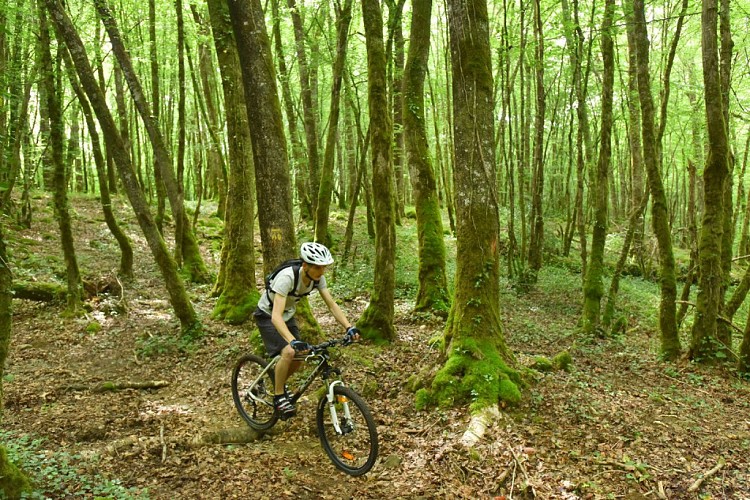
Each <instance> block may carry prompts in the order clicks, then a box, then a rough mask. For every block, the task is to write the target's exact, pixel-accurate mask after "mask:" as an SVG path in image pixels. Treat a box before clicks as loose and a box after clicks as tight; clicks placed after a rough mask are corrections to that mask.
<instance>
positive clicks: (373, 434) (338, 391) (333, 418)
mask: <svg viewBox="0 0 750 500" xmlns="http://www.w3.org/2000/svg"><path fill="white" fill-rule="evenodd" d="M333 394H334V401H333V403H329V402H328V396H327V395H324V396H323V397H322V398H320V402H319V403H318V412H317V421H318V436H319V437H320V442H321V444H322V445H323V449H324V450H325V451H326V453H327V454H328V457H329V458H330V459H331V461H332V462H333V464H334V465H335V466H336V467H338V468H339V469H341V470H342V471H344V472H346V473H347V474H349V475H351V476H361V475H362V474H365V473H367V471H369V470H370V469H371V468H372V466H373V464H375V459H377V457H378V431H377V428H376V427H375V420H374V419H373V418H372V415H371V414H370V409H369V408H368V407H367V403H365V402H364V400H363V399H362V398H361V397H360V396H359V394H357V393H356V392H354V391H353V390H351V389H349V388H348V387H344V386H341V385H336V386H334V388H333ZM337 426H338V429H337Z"/></svg>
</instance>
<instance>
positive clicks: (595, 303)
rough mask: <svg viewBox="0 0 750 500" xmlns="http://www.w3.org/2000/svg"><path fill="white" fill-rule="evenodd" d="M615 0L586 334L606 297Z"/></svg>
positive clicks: (607, 39)
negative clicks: (605, 255)
mask: <svg viewBox="0 0 750 500" xmlns="http://www.w3.org/2000/svg"><path fill="white" fill-rule="evenodd" d="M614 8H615V3H614V0H607V2H606V7H605V12H604V21H603V23H602V61H603V62H604V75H603V78H602V128H601V146H600V148H599V162H598V164H597V168H596V177H595V178H594V179H595V184H594V195H593V197H594V232H593V235H592V237H591V259H590V260H589V265H588V268H587V271H586V278H585V280H584V285H583V332H584V333H586V334H589V335H592V334H594V333H595V332H596V330H597V329H598V327H599V322H600V318H601V316H600V312H601V300H602V295H604V283H603V274H604V244H605V243H606V241H607V225H608V220H607V202H608V199H609V194H608V187H609V185H608V184H607V179H608V176H609V165H610V162H611V156H612V103H613V95H614V80H615V63H614V47H613V46H614V44H613V43H612V33H611V32H610V31H611V29H612V17H613V16H614Z"/></svg>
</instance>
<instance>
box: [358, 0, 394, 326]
mask: <svg viewBox="0 0 750 500" xmlns="http://www.w3.org/2000/svg"><path fill="white" fill-rule="evenodd" d="M362 15H363V19H364V24H365V38H366V45H367V72H368V104H369V110H370V113H369V114H370V134H371V135H370V140H371V141H372V146H371V147H372V190H373V192H374V207H373V208H374V215H375V227H376V229H375V249H376V258H375V268H376V269H377V272H376V273H375V280H374V283H373V292H372V295H371V297H370V304H369V305H368V306H367V309H365V311H364V313H363V314H362V317H361V318H360V321H359V322H358V323H357V326H359V327H360V329H361V330H362V332H363V334H364V336H365V337H368V338H374V339H380V340H385V341H392V340H394V339H395V338H396V330H395V328H394V327H393V316H394V304H393V301H394V288H395V281H396V276H395V265H396V222H395V216H396V214H395V208H394V206H393V205H394V204H393V185H394V184H393V164H392V162H391V140H392V135H393V134H392V132H393V130H392V124H391V117H390V110H389V109H388V98H387V92H388V88H387V83H386V61H385V48H384V45H383V16H382V12H381V10H380V5H379V3H378V1H377V0H362Z"/></svg>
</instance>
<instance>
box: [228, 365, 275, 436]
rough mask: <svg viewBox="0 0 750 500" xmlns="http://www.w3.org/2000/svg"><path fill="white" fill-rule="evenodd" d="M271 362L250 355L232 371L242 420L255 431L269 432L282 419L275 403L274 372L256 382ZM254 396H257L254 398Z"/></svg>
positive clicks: (233, 391)
mask: <svg viewBox="0 0 750 500" xmlns="http://www.w3.org/2000/svg"><path fill="white" fill-rule="evenodd" d="M267 365H268V361H266V360H265V359H263V358H261V357H260V356H256V355H254V354H247V355H245V356H243V357H242V358H240V360H239V361H237V364H236V365H235V366H234V370H232V399H233V400H234V406H235V407H236V408H237V411H238V412H239V414H240V416H241V417H242V419H243V420H244V421H245V422H247V424H248V425H249V426H250V427H252V428H253V429H255V430H258V431H265V430H268V429H270V428H271V427H273V426H274V425H275V424H276V421H277V420H278V419H279V415H278V413H276V409H275V408H274V404H273V394H274V391H273V387H274V372H273V370H269V371H268V372H266V374H265V375H264V376H263V378H262V379H260V381H259V382H258V384H256V385H255V386H254V387H251V384H252V383H253V381H254V380H255V379H256V378H258V375H260V374H261V372H262V371H263V370H265V369H266V366H267ZM253 396H254V397H253Z"/></svg>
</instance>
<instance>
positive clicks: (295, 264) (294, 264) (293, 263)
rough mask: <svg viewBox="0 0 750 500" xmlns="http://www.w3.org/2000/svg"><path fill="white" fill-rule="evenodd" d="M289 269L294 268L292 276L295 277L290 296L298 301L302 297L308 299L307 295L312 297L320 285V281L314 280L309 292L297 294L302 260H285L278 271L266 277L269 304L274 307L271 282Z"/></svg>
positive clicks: (275, 270)
mask: <svg viewBox="0 0 750 500" xmlns="http://www.w3.org/2000/svg"><path fill="white" fill-rule="evenodd" d="M287 267H291V268H292V274H293V275H294V286H292V291H291V292H289V295H291V296H292V297H297V299H298V300H299V299H301V298H302V297H306V296H307V295H310V293H312V291H313V290H315V289H316V288H318V285H319V284H320V280H317V281H316V280H313V286H312V288H311V289H310V291H309V292H305V293H297V285H299V275H300V271H301V270H302V259H289V260H285V261H284V262H282V263H281V264H279V265H278V266H277V267H276V269H274V270H273V271H271V272H270V273H269V274H268V276H266V295H267V296H268V302H270V303H271V305H273V301H272V300H271V292H273V290H271V282H272V281H273V280H274V278H276V275H278V274H279V273H280V272H281V271H282V270H284V269H286V268H287Z"/></svg>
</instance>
